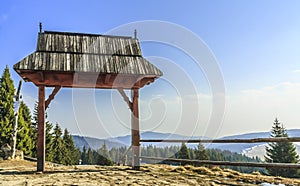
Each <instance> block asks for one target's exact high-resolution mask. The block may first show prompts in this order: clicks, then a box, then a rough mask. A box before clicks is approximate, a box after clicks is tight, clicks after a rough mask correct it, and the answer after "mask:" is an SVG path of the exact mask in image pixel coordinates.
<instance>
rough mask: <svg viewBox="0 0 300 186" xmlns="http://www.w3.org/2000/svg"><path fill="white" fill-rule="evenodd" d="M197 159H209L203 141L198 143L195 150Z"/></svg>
mask: <svg viewBox="0 0 300 186" xmlns="http://www.w3.org/2000/svg"><path fill="white" fill-rule="evenodd" d="M195 159H197V160H208V155H207V152H206V150H205V148H204V146H203V145H202V143H199V144H198V148H197V149H196V150H195Z"/></svg>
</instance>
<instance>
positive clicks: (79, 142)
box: [73, 129, 300, 154]
mask: <svg viewBox="0 0 300 186" xmlns="http://www.w3.org/2000/svg"><path fill="white" fill-rule="evenodd" d="M287 132H288V135H289V137H299V136H300V129H291V130H287ZM267 137H270V132H256V133H246V134H239V135H232V136H225V137H221V138H218V139H251V138H267ZM141 139H208V138H207V137H202V136H193V137H190V136H183V135H179V134H171V133H160V132H143V133H141ZM73 140H74V143H75V145H76V147H79V148H80V149H82V148H83V146H86V147H87V148H88V147H91V148H92V149H95V150H96V149H99V148H101V146H102V145H103V144H104V143H105V144H106V146H107V147H108V149H111V148H113V147H116V148H118V147H122V146H126V147H128V146H130V143H131V135H126V136H119V137H114V138H106V139H98V138H92V137H84V136H78V135H73ZM147 145H155V146H158V147H165V146H171V145H180V143H143V144H142V146H147ZM204 145H205V147H206V148H216V149H221V150H229V151H232V152H237V153H246V152H248V153H249V152H250V151H251V149H255V147H259V146H262V145H266V143H228V144H224V143H219V144H218V143H212V144H204ZM196 146H197V144H188V147H190V148H193V147H196ZM250 154H251V153H250Z"/></svg>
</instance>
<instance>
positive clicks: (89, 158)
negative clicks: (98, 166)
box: [87, 147, 95, 165]
mask: <svg viewBox="0 0 300 186" xmlns="http://www.w3.org/2000/svg"><path fill="white" fill-rule="evenodd" d="M87 164H88V165H94V164H95V161H94V154H93V151H92V149H91V147H89V148H88V151H87Z"/></svg>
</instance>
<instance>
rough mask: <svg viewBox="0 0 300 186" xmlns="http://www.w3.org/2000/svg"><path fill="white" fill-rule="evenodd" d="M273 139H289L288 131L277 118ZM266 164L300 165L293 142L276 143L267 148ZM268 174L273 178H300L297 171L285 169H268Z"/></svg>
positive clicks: (273, 127) (272, 131)
mask: <svg viewBox="0 0 300 186" xmlns="http://www.w3.org/2000/svg"><path fill="white" fill-rule="evenodd" d="M271 137H273V138H276V137H288V134H287V132H286V129H285V128H284V127H283V125H282V124H281V123H279V121H278V119H277V118H276V119H275V121H274V123H273V126H272V130H271ZM266 152H267V153H266V156H265V159H266V162H268V163H298V162H299V160H298V158H299V156H298V155H297V152H296V147H295V146H294V144H293V143H291V142H274V143H269V144H268V146H266ZM267 170H268V173H269V174H270V175H272V176H283V177H299V174H298V170H297V169H283V168H267Z"/></svg>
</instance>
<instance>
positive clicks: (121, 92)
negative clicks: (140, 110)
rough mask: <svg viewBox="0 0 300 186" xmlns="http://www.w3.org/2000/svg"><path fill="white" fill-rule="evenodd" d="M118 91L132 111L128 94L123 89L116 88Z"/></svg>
mask: <svg viewBox="0 0 300 186" xmlns="http://www.w3.org/2000/svg"><path fill="white" fill-rule="evenodd" d="M118 91H119V93H120V94H121V96H122V97H123V99H124V101H125V102H126V103H127V105H128V107H129V108H130V110H131V111H132V102H131V101H130V100H129V98H128V96H127V95H126V94H125V92H124V89H122V88H118Z"/></svg>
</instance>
